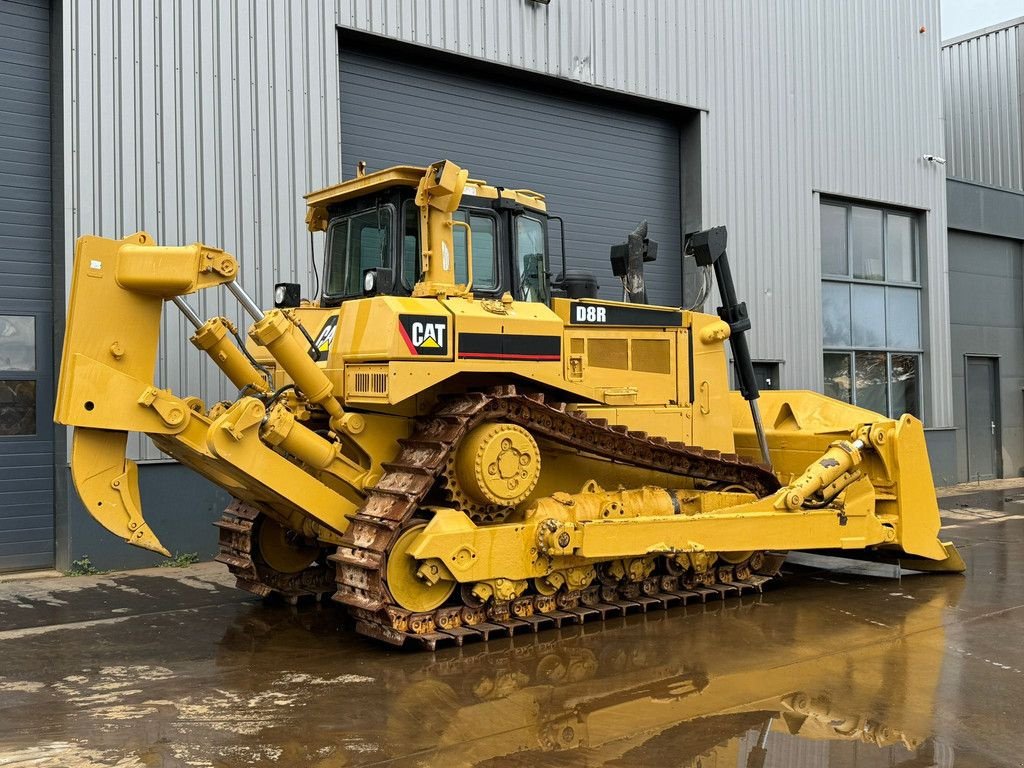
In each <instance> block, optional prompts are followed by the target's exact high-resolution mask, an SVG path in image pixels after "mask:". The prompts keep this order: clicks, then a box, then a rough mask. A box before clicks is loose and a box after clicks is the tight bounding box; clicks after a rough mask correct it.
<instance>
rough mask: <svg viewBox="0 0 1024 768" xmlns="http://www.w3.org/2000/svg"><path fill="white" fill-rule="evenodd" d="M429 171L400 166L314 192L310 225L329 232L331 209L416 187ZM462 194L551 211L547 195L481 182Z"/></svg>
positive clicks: (309, 202) (473, 181) (308, 202)
mask: <svg viewBox="0 0 1024 768" xmlns="http://www.w3.org/2000/svg"><path fill="white" fill-rule="evenodd" d="M426 172H427V168H426V167H425V166H418V165H396V166H393V167H391V168H385V169H383V170H380V171H374V172H373V173H366V174H363V175H362V176H357V177H355V178H354V179H349V180H348V181H343V182H341V183H340V184H335V185H334V186H331V187H325V188H323V189H320V190H317V191H316V192H310V193H309V194H308V195H306V197H305V199H306V205H307V206H308V210H307V212H306V224H307V226H308V228H309V230H310V231H311V232H316V231H319V230H323V229H326V228H327V209H328V208H329V207H330V206H332V205H337V204H338V203H344V202H347V201H349V200H355V199H358V198H360V197H366V196H368V195H373V194H375V193H377V192H381V191H383V190H385V189H390V188H392V187H413V188H415V187H416V186H417V185H419V183H420V179H422V178H423V174H424V173H426ZM462 194H463V196H464V197H466V196H470V197H480V198H484V199H485V200H497V199H498V198H499V197H500V198H502V199H503V200H511V201H513V202H515V203H518V204H519V205H522V206H524V207H526V208H530V209H531V210H534V211H540V212H541V213H545V212H547V205H546V203H545V201H544V195H542V194H540V193H539V192H533V191H532V190H529V189H505V188H503V187H494V186H491V185H490V184H488V183H487V182H486V181H481V180H480V179H469V180H468V181H467V182H466V188H465V189H464V190H463V193H462Z"/></svg>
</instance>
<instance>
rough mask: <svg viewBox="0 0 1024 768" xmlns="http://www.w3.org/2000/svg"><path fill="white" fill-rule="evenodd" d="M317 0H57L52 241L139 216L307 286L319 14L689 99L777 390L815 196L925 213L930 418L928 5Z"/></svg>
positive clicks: (176, 367)
mask: <svg viewBox="0 0 1024 768" xmlns="http://www.w3.org/2000/svg"><path fill="white" fill-rule="evenodd" d="M327 2H328V0H323V2H316V1H315V0H302V1H299V2H289V3H284V2H277V3H270V2H267V1H266V0H263V1H261V2H256V1H255V0H252V1H251V2H248V3H223V4H216V5H212V4H207V3H204V2H201V1H200V0H192V2H184V0H162V1H161V2H155V3H153V2H150V3H134V2H129V0H118V1H117V2H114V3H109V4H107V3H103V4H93V3H87V2H84V0H78V1H77V2H75V3H73V6H74V8H73V10H72V11H71V12H70V13H68V14H66V16H65V20H66V21H65V24H66V28H65V37H66V39H65V48H66V54H67V56H68V57H69V59H70V65H69V66H68V67H66V70H65V71H66V72H67V80H68V82H67V83H66V86H67V92H66V96H65V100H66V104H67V107H66V111H67V114H66V119H67V125H68V130H67V131H66V137H67V138H66V141H67V159H66V162H67V173H66V176H67V185H68V189H67V192H68V194H67V200H68V201H69V205H70V206H71V210H70V211H69V212H68V214H69V215H68V216H67V222H68V224H67V234H68V239H69V243H70V241H71V238H72V237H73V236H74V235H76V234H78V233H80V232H89V231H98V232H101V233H103V234H108V235H120V234H122V233H124V232H130V231H133V230H134V229H137V228H140V227H148V228H150V229H151V230H152V231H154V233H155V234H156V235H157V237H158V239H160V240H162V241H168V242H171V241H174V242H179V241H181V242H187V241H189V240H192V239H196V238H205V239H208V240H210V241H211V242H213V243H216V244H220V245H223V246H224V247H226V248H227V249H229V250H233V251H234V252H235V253H236V254H238V255H240V256H241V257H242V259H243V266H244V268H245V274H246V283H247V287H249V288H250V289H253V290H256V293H257V296H258V298H261V299H265V298H266V297H267V294H266V293H265V291H266V289H267V288H268V287H269V286H270V285H271V284H272V282H273V280H274V272H275V270H279V274H280V279H289V278H293V277H298V278H299V279H300V280H301V281H302V282H303V283H304V284H307V285H308V284H309V277H308V274H307V271H306V270H307V267H306V253H307V251H308V243H307V241H306V239H305V234H304V230H303V226H302V215H301V213H302V212H301V206H300V199H299V196H300V194H301V193H302V192H303V191H305V190H306V189H309V188H313V187H316V186H318V185H320V184H322V183H325V182H327V181H329V180H333V179H335V178H336V177H337V176H338V175H339V168H340V162H341V160H342V158H340V155H339V150H338V146H339V136H338V131H339V127H338V126H339V118H338V88H337V37H336V34H335V30H334V28H333V27H334V24H335V23H336V24H337V25H338V26H343V27H348V28H352V29H357V30H362V31H365V32H369V33H373V34H378V35H383V36H387V37H391V38H395V39H397V40H402V41H406V42H410V43H415V44H420V45H424V46H428V47H434V48H441V49H445V50H448V51H453V52H456V53H461V54H465V55H468V56H475V57H478V58H483V59H487V60H489V61H492V62H496V63H499V64H504V65H508V66H510V67H517V68H523V69H528V70H532V71H535V72H540V73H544V74H548V75H552V76H555V77H560V78H564V79H567V80H573V81H577V82H580V83H583V84H585V85H589V86H595V87H598V88H607V89H613V90H617V91H624V92H628V93H632V94H636V95H639V96H643V97H649V98H653V99H660V100H664V101H669V102H673V103H677V104H682V105H687V106H694V107H698V108H701V109H704V110H707V114H706V115H705V118H704V120H703V126H702V131H701V133H702V153H703V154H702V175H703V195H702V201H703V215H704V222H705V223H706V224H709V225H710V224H717V223H726V224H728V225H729V227H730V246H731V247H730V251H731V253H732V254H733V262H734V264H735V267H734V271H735V272H736V273H737V281H738V283H739V285H740V286H741V288H742V293H743V294H744V296H745V297H746V299H747V302H748V304H749V305H750V310H751V315H752V317H753V318H754V321H755V326H756V328H755V332H754V337H753V340H752V342H753V350H754V354H755V356H756V357H759V358H762V359H779V360H785V361H786V362H785V366H784V368H783V372H782V385H783V386H784V387H786V388H796V387H806V388H818V387H820V381H821V351H820V350H821V330H820V329H821V320H820V314H821V307H820V268H819V258H818V253H817V248H818V245H817V244H818V235H817V226H818V225H817V222H818V210H817V198H816V193H818V192H824V193H828V194H834V195H844V196H851V197H858V198H863V199H867V200H872V201H880V202H886V203H893V204H899V205H905V206H910V207H914V208H919V209H921V210H923V211H926V212H927V216H926V228H925V231H926V237H927V242H928V253H927V256H926V261H927V270H926V274H927V295H928V297H929V312H928V318H927V322H928V324H929V325H928V327H929V329H930V332H929V334H928V342H929V352H928V366H929V369H930V370H931V371H933V372H934V374H935V375H933V376H931V377H930V380H929V385H928V388H927V390H926V411H927V415H928V421H929V423H930V424H931V425H933V426H949V425H950V424H951V423H952V406H951V398H950V384H949V377H948V370H949V338H948V327H947V326H948V300H947V293H946V280H945V273H946V243H945V234H944V224H945V218H946V214H945V192H944V186H943V185H944V176H943V173H942V169H941V168H938V167H936V166H934V165H932V164H929V163H926V162H925V161H923V160H922V155H924V154H926V153H934V154H941V153H942V151H943V135H942V120H941V108H940V84H939V58H938V49H939V42H938V38H937V34H938V29H939V19H938V3H937V0H912V1H908V2H904V3H889V2H886V1H885V0H850V2H844V3H842V4H834V3H829V4H822V3H818V2H815V0H790V1H789V2H781V0H777V1H776V2H761V3H756V4H755V3H746V2H742V1H741V0H729V1H728V2H722V1H721V0H701V1H700V2H697V1H696V0H694V2H687V3H676V2H673V1H672V0H645V1H643V2H641V1H639V0H602V1H601V2H594V1H593V0H552V2H551V3H550V5H546V6H545V5H540V4H536V3H532V2H528V1H527V0H448V1H446V2H443V3H441V2H436V3H426V2H415V0H335V3H333V4H331V5H330V7H325V5H326V4H327ZM921 27H924V28H925V30H926V31H925V32H924V33H921V32H919V29H920V28H921ZM111 34H112V37H111ZM428 57H429V54H428V53H427V52H426V51H425V52H424V61H425V62H427V61H428V60H429V58H428ZM356 159H357V158H352V159H347V158H346V159H344V161H345V165H346V167H348V166H350V165H352V163H354V162H355V160H356ZM349 170H351V169H349ZM204 173H205V174H206V175H204ZM610 193H611V192H610ZM256 286H258V290H257V289H256ZM264 303H266V302H265V301H264ZM229 306H230V304H229ZM204 309H205V310H206V311H216V309H217V308H216V306H215V305H214V304H213V303H211V305H210V306H208V307H204ZM182 339H183V334H182V329H181V326H180V323H178V322H177V321H175V322H174V323H172V324H171V325H170V327H169V328H168V331H167V338H166V343H165V345H164V350H165V351H164V352H163V353H162V359H161V374H162V376H163V381H165V382H166V383H167V384H168V385H171V386H174V387H176V388H180V389H182V390H183V391H190V392H195V391H200V392H204V393H206V394H207V396H209V393H210V392H211V391H214V390H211V388H210V386H211V385H210V384H209V383H208V382H207V377H208V376H210V369H209V368H208V367H202V366H199V365H198V364H197V363H196V362H194V361H195V360H196V357H195V356H194V355H189V357H188V359H189V360H191V361H193V362H192V363H190V364H189V365H188V366H185V365H184V364H183V363H182V362H181V361H182V359H183V358H182V356H183V355H184V354H187V353H189V352H191V350H190V349H188V348H187V342H183V341H182Z"/></svg>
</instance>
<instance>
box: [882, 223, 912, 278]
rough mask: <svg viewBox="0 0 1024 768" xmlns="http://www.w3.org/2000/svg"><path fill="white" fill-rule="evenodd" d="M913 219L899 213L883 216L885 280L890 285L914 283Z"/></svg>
mask: <svg viewBox="0 0 1024 768" xmlns="http://www.w3.org/2000/svg"><path fill="white" fill-rule="evenodd" d="M914 254H915V251H914V219H913V218H911V217H910V216H905V215H903V214H900V213H892V212H886V214H885V279H886V280H887V281H889V282H890V283H916V282H917V259H916V258H915V255H914Z"/></svg>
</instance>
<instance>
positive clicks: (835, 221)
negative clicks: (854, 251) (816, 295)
mask: <svg viewBox="0 0 1024 768" xmlns="http://www.w3.org/2000/svg"><path fill="white" fill-rule="evenodd" d="M846 210H847V208H846V206H845V205H827V204H825V203H822V206H821V271H822V274H825V275H848V274H850V259H849V254H848V253H847V238H846Z"/></svg>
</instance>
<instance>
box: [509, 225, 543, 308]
mask: <svg viewBox="0 0 1024 768" xmlns="http://www.w3.org/2000/svg"><path fill="white" fill-rule="evenodd" d="M523 219H529V220H530V221H534V222H536V223H537V225H538V226H539V227H540V231H541V234H542V235H543V238H544V264H543V269H542V270H541V292H542V294H543V295H542V296H541V301H539V302H538V303H540V304H547V305H550V304H551V283H550V281H549V280H548V274H549V272H548V270H549V269H550V267H551V243H550V238H549V237H548V221H550V219H548V218H547V216H544V214H539V213H535V212H534V211H531V210H529V209H526V210H524V211H522V212H521V213H516V215H515V216H513V217H512V222H511V224H510V229H511V230H512V231H511V232H509V241H510V242H511V244H512V247H511V252H512V258H511V262H512V263H511V264H510V268H511V270H512V273H513V274H512V281H513V285H512V287H513V288H514V289H515V299H516V300H517V301H525V300H526V299H524V298H523V291H522V281H521V280H520V279H519V278H520V274H519V222H520V221H522V220H523Z"/></svg>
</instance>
